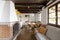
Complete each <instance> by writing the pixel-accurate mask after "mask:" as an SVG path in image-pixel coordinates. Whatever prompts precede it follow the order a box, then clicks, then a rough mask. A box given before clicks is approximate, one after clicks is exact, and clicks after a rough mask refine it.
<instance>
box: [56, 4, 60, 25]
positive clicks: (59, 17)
mask: <svg viewBox="0 0 60 40" xmlns="http://www.w3.org/2000/svg"><path fill="white" fill-rule="evenodd" d="M57 10H58V11H57V14H58V25H60V3H59V4H58V7H57Z"/></svg>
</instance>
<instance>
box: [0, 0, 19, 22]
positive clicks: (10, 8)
mask: <svg viewBox="0 0 60 40" xmlns="http://www.w3.org/2000/svg"><path fill="white" fill-rule="evenodd" d="M13 21H18V19H17V15H16V11H15V6H14V3H13V2H12V1H0V22H13Z"/></svg>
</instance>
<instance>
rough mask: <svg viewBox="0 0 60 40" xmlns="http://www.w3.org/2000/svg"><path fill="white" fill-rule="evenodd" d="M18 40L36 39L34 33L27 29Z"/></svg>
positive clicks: (24, 29)
mask: <svg viewBox="0 0 60 40" xmlns="http://www.w3.org/2000/svg"><path fill="white" fill-rule="evenodd" d="M16 40H36V38H35V36H34V34H33V32H32V31H31V30H29V29H27V28H26V27H25V28H23V29H22V32H21V33H20V35H19V36H18V37H17V39H16Z"/></svg>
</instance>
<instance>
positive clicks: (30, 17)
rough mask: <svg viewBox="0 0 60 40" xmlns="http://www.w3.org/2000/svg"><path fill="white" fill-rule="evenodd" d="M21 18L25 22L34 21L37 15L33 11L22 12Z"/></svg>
mask: <svg viewBox="0 0 60 40" xmlns="http://www.w3.org/2000/svg"><path fill="white" fill-rule="evenodd" d="M25 15H29V17H25ZM20 19H21V22H23V23H24V22H25V21H34V20H35V17H34V14H33V13H22V14H21V17H20Z"/></svg>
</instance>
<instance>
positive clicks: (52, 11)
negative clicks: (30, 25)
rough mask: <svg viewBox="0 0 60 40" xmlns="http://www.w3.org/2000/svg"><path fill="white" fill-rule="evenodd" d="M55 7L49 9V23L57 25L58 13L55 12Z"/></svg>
mask: <svg viewBox="0 0 60 40" xmlns="http://www.w3.org/2000/svg"><path fill="white" fill-rule="evenodd" d="M55 9H56V8H55V6H53V7H51V8H49V23H51V24H56V16H55V15H56V12H55Z"/></svg>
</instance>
